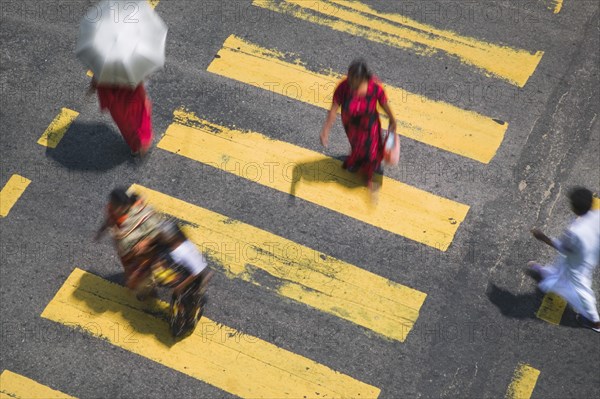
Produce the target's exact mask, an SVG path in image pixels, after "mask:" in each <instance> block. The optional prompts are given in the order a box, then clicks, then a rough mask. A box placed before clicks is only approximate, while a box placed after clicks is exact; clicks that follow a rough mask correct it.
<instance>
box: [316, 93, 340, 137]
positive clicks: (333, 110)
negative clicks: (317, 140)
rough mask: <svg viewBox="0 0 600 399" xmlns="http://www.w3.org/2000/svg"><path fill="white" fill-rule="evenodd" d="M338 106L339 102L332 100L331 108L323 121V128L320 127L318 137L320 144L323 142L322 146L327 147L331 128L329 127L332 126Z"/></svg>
mask: <svg viewBox="0 0 600 399" xmlns="http://www.w3.org/2000/svg"><path fill="white" fill-rule="evenodd" d="M339 107H340V105H339V104H337V103H336V102H333V104H332V105H331V109H330V110H329V112H328V113H327V118H325V123H323V128H322V129H321V134H320V137H321V144H323V146H324V147H327V145H328V144H329V131H330V130H331V127H332V126H333V124H334V122H335V119H336V118H337V110H338V108H339Z"/></svg>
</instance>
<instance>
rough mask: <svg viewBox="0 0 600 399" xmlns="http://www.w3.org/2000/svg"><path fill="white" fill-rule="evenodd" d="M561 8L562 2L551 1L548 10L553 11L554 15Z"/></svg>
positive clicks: (559, 0) (560, 0)
mask: <svg viewBox="0 0 600 399" xmlns="http://www.w3.org/2000/svg"><path fill="white" fill-rule="evenodd" d="M562 6H563V0H552V1H551V5H550V7H549V8H550V9H551V10H553V11H554V14H558V13H559V12H560V10H561V9H562Z"/></svg>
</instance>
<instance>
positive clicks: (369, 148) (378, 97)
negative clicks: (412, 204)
mask: <svg viewBox="0 0 600 399" xmlns="http://www.w3.org/2000/svg"><path fill="white" fill-rule="evenodd" d="M377 104H379V105H381V107H382V108H383V110H384V111H385V113H386V114H387V115H388V117H389V119H390V125H389V130H390V131H391V132H395V131H396V119H395V118H394V115H393V113H392V110H391V109H390V106H389V105H388V102H387V96H386V94H385V91H384V90H383V87H382V86H381V84H380V82H379V81H378V80H377V78H376V77H375V76H373V74H372V73H371V72H370V71H369V69H368V67H367V64H366V62H365V61H364V60H363V59H357V60H354V61H353V62H352V63H351V64H350V67H349V68H348V76H347V77H346V78H345V79H343V80H342V81H341V82H340V83H339V84H338V86H337V88H336V89H335V92H334V94H333V103H332V105H331V109H330V110H329V113H328V114H327V118H326V120H325V123H324V124H323V128H322V130H321V134H320V137H321V143H322V144H323V145H324V146H325V147H327V145H328V143H329V131H330V130H331V127H332V126H333V123H334V122H335V120H336V118H337V110H338V108H339V107H342V124H343V125H344V130H345V131H346V135H347V136H348V140H349V141H350V147H351V152H350V155H349V156H348V158H346V160H345V161H344V164H343V168H344V169H347V170H348V171H350V172H354V171H357V170H359V169H362V170H363V171H364V173H365V175H366V177H367V184H368V186H369V188H370V189H371V191H373V190H374V187H373V174H374V173H375V172H376V171H378V170H379V169H380V166H381V161H382V160H383V151H384V145H383V140H382V138H381V121H380V120H379V112H378V111H377Z"/></svg>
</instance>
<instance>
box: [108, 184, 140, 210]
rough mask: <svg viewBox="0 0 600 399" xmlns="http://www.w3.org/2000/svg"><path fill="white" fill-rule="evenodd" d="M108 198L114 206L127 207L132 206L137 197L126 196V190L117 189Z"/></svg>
mask: <svg viewBox="0 0 600 399" xmlns="http://www.w3.org/2000/svg"><path fill="white" fill-rule="evenodd" d="M109 198H110V202H111V203H112V204H114V205H116V206H127V205H131V204H133V203H134V202H135V200H136V199H137V196H136V195H135V194H134V195H132V196H130V195H129V194H127V190H125V189H124V188H122V187H118V188H115V189H114V190H112V191H111V192H110V196H109Z"/></svg>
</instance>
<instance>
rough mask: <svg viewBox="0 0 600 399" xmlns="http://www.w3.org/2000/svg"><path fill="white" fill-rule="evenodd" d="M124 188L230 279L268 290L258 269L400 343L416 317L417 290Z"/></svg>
mask: <svg viewBox="0 0 600 399" xmlns="http://www.w3.org/2000/svg"><path fill="white" fill-rule="evenodd" d="M130 190H132V191H133V192H136V193H139V194H141V195H142V196H143V197H145V198H146V199H147V200H148V202H149V203H150V204H151V205H153V206H154V207H155V208H156V209H157V210H159V211H160V212H163V213H166V214H168V215H171V216H174V217H176V218H177V219H180V220H183V221H184V222H186V224H185V226H183V227H182V229H183V230H185V232H186V235H187V236H188V237H189V238H190V240H191V241H192V242H194V244H196V245H197V246H198V247H199V248H200V249H201V251H202V252H204V253H207V254H208V255H209V256H210V258H211V259H214V260H215V261H217V262H218V263H219V264H221V265H222V267H223V268H224V269H225V272H226V274H227V275H228V276H229V277H230V278H241V279H243V280H245V281H248V282H251V283H253V284H256V285H259V286H263V287H264V288H267V289H270V290H271V289H274V288H275V287H268V286H264V285H263V284H261V282H260V281H259V280H258V279H257V278H256V276H255V274H254V270H256V269H260V270H262V271H264V272H266V273H268V274H270V275H271V276H274V277H276V278H278V279H279V281H278V283H277V286H278V287H277V288H275V289H276V290H277V292H278V293H279V294H280V295H282V296H285V297H287V298H290V299H293V300H296V301H299V302H302V303H305V304H307V305H309V306H312V307H314V308H316V309H318V310H321V311H324V312H327V313H330V314H333V315H335V316H337V317H341V318H343V319H345V320H348V321H351V322H353V323H356V324H358V325H360V326H363V327H365V328H368V329H370V330H373V331H375V332H377V333H379V334H381V335H383V336H385V337H388V338H391V339H396V340H399V341H402V342H403V341H404V340H405V339H406V336H407V335H408V333H409V332H410V330H411V329H412V327H413V325H414V323H415V322H416V320H417V318H418V317H419V310H420V308H421V306H422V305H423V302H424V301H425V297H426V296H427V295H426V294H425V293H423V292H420V291H417V290H415V289H412V288H409V287H406V286H403V285H401V284H398V283H395V282H393V281H390V280H388V279H385V278H383V277H380V276H378V275H376V274H373V273H370V272H368V271H366V270H363V269H360V268H358V267H356V266H354V265H351V264H349V263H346V262H343V261H341V260H338V259H335V258H332V257H330V256H327V255H325V254H323V253H321V252H318V251H315V250H313V249H311V248H308V247H305V246H302V245H299V244H297V243H294V242H293V241H290V240H287V239H285V238H282V237H279V236H277V235H275V234H272V233H269V232H267V231H264V230H261V229H259V228H257V227H254V226H251V225H248V224H245V223H242V222H239V221H237V220H231V219H229V218H227V217H226V216H223V215H220V214H218V213H215V212H211V211H209V210H207V209H204V208H201V207H198V206H195V205H192V204H189V203H187V202H184V201H181V200H179V199H177V198H173V197H171V196H168V195H166V194H162V193H160V192H158V191H154V190H150V189H148V188H145V187H142V186H139V185H133V186H132V187H131V188H130ZM188 223H189V225H188Z"/></svg>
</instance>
